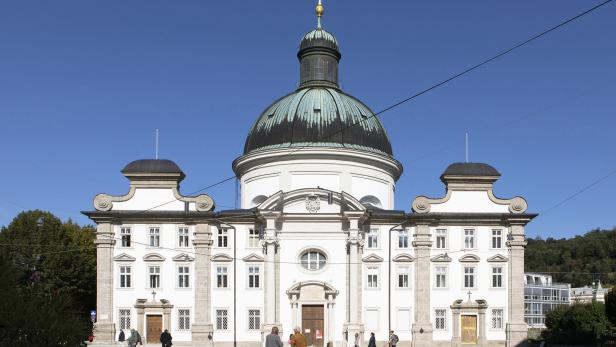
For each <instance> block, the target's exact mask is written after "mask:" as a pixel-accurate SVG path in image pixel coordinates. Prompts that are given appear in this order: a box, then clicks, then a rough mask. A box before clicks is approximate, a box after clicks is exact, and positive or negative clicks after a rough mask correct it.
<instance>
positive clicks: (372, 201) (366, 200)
mask: <svg viewBox="0 0 616 347" xmlns="http://www.w3.org/2000/svg"><path fill="white" fill-rule="evenodd" d="M359 202H361V203H362V204H363V205H371V206H374V207H378V208H381V207H383V205H382V204H381V200H379V198H377V197H376V196H374V195H366V196H364V197H363V198H361V199H359Z"/></svg>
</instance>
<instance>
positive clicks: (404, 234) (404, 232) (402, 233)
mask: <svg viewBox="0 0 616 347" xmlns="http://www.w3.org/2000/svg"><path fill="white" fill-rule="evenodd" d="M403 239H404V240H405V242H402V243H403V245H402V246H400V243H401V241H402V240H403ZM409 240H410V239H409V231H408V229H402V230H398V247H397V249H408V248H409V245H410V242H409Z"/></svg>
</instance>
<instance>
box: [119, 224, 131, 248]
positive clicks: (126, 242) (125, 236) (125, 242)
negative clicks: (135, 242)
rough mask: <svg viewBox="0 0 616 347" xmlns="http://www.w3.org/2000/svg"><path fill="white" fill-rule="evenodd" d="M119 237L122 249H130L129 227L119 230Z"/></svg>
mask: <svg viewBox="0 0 616 347" xmlns="http://www.w3.org/2000/svg"><path fill="white" fill-rule="evenodd" d="M120 235H121V237H122V247H130V239H131V230H130V228H129V227H122V228H120Z"/></svg>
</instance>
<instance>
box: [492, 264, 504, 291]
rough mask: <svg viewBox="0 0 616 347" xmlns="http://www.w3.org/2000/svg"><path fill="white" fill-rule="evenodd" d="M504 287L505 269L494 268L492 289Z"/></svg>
mask: <svg viewBox="0 0 616 347" xmlns="http://www.w3.org/2000/svg"><path fill="white" fill-rule="evenodd" d="M502 287H503V268H502V267H501V266H495V267H493V268H492V288H502Z"/></svg>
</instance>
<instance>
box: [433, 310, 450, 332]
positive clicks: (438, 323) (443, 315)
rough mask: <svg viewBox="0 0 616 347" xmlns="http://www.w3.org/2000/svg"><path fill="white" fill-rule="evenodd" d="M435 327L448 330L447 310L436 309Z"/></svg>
mask: <svg viewBox="0 0 616 347" xmlns="http://www.w3.org/2000/svg"><path fill="white" fill-rule="evenodd" d="M434 329H435V330H446V329H447V310H446V309H436V310H434Z"/></svg>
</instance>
